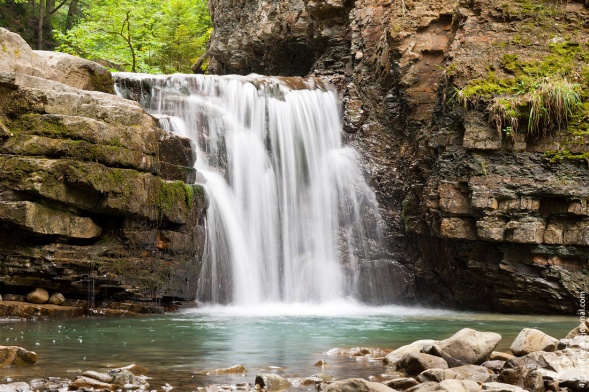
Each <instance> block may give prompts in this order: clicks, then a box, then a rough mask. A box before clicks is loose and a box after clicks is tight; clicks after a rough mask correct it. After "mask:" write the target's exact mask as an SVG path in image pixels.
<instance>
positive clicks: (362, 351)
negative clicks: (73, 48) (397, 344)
mask: <svg viewBox="0 0 589 392" xmlns="http://www.w3.org/2000/svg"><path fill="white" fill-rule="evenodd" d="M389 352H390V351H387V350H383V349H381V348H377V347H338V348H332V349H331V350H328V351H327V352H326V354H327V355H346V356H349V357H366V356H368V357H372V358H380V357H384V356H386V355H387V354H388V353H389Z"/></svg>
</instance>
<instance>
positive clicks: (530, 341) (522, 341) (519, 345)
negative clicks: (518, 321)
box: [510, 328, 558, 356]
mask: <svg viewBox="0 0 589 392" xmlns="http://www.w3.org/2000/svg"><path fill="white" fill-rule="evenodd" d="M557 346H558V340H557V339H555V338H553V337H552V336H549V335H546V334H545V333H544V332H542V331H538V330H537V329H533V328H524V329H522V331H521V332H520V333H519V334H518V335H517V337H516V338H515V340H514V341H513V343H512V344H511V347H510V350H511V352H512V353H514V354H515V355H517V356H523V355H527V354H530V353H533V352H534V351H554V350H556V347H557Z"/></svg>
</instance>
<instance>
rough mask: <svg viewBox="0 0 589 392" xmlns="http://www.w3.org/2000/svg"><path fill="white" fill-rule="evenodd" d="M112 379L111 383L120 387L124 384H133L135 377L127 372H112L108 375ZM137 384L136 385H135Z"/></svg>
mask: <svg viewBox="0 0 589 392" xmlns="http://www.w3.org/2000/svg"><path fill="white" fill-rule="evenodd" d="M108 374H109V375H110V376H112V377H113V380H112V383H113V384H115V385H118V386H119V387H122V386H123V385H126V384H135V383H136V382H135V381H136V380H135V376H134V375H133V373H131V372H130V371H128V370H118V369H117V370H113V371H110V372H109V373H108ZM137 384H138V383H137Z"/></svg>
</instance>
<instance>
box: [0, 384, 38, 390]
mask: <svg viewBox="0 0 589 392" xmlns="http://www.w3.org/2000/svg"><path fill="white" fill-rule="evenodd" d="M0 392H31V387H30V386H29V384H27V383H26V382H12V383H9V384H4V385H0Z"/></svg>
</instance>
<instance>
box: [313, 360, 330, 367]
mask: <svg viewBox="0 0 589 392" xmlns="http://www.w3.org/2000/svg"><path fill="white" fill-rule="evenodd" d="M313 366H316V367H325V366H329V364H328V363H327V362H325V361H324V360H323V359H320V360H319V361H317V362H315V365H313Z"/></svg>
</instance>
